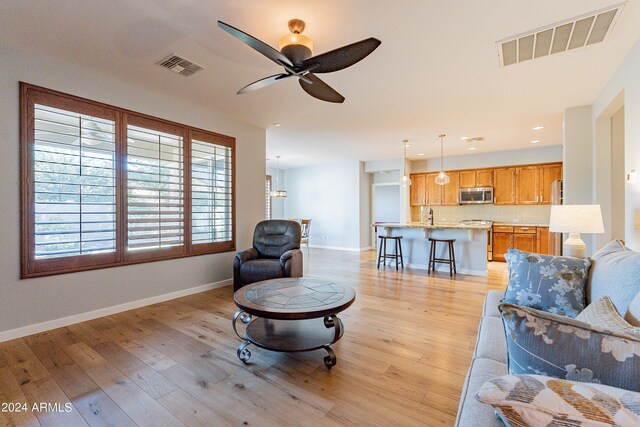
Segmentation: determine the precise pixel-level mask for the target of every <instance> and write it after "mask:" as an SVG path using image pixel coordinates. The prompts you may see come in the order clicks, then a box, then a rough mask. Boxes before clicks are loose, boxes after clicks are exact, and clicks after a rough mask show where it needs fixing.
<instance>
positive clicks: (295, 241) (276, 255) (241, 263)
mask: <svg viewBox="0 0 640 427" xmlns="http://www.w3.org/2000/svg"><path fill="white" fill-rule="evenodd" d="M301 235H302V232H301V229H300V224H299V223H298V222H296V221H286V220H280V219H274V220H267V221H261V222H259V223H258V225H256V228H255V230H254V232H253V247H252V248H251V249H247V250H244V251H240V252H238V253H237V254H236V257H235V259H234V260H233V290H234V291H237V290H238V289H240V288H241V287H243V286H244V285H248V284H249V283H254V282H259V281H261V280H268V279H277V278H279V277H302V251H301V250H300V238H301Z"/></svg>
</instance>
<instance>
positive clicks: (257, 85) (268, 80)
mask: <svg viewBox="0 0 640 427" xmlns="http://www.w3.org/2000/svg"><path fill="white" fill-rule="evenodd" d="M293 76H294V74H284V73H282V74H274V75H273V76H269V77H265V78H264V79H260V80H256V81H255V82H253V83H249V84H248V85H246V86H245V87H243V88H242V89H240V90H239V91H238V92H237V94H238V95H240V94H242V93H247V92H251V91H254V90H258V89H262V88H263V87H266V86H269V85H272V84H274V83H276V82H278V81H280V80H283V79H287V78H289V77H293Z"/></svg>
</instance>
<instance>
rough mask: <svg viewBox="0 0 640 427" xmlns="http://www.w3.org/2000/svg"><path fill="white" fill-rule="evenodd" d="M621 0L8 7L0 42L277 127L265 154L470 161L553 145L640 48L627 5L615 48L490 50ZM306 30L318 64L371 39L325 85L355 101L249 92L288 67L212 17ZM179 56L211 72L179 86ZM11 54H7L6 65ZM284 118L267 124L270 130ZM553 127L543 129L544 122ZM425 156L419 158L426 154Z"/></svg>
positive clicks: (266, 28)
mask: <svg viewBox="0 0 640 427" xmlns="http://www.w3.org/2000/svg"><path fill="white" fill-rule="evenodd" d="M614 3H616V0H563V1H561V2H559V1H557V0H536V1H532V0H526V1H525V0H483V1H478V0H465V1H462V0H459V1H441V0H349V1H344V0H330V1H329V0H325V1H318V0H295V1H293V0H243V1H238V0H156V1H150V0H147V1H145V0H138V1H131V0H129V1H124V0H109V1H104V0H47V1H24V0H22V1H21V0H11V1H10V0H4V1H2V2H0V43H3V44H8V45H12V46H15V47H18V48H22V49H25V50H28V51H32V52H36V53H42V54H46V55H52V56H55V57H58V58H62V59H64V60H70V61H74V62H76V63H81V64H84V65H87V66H90V67H93V68H95V69H97V70H99V71H101V72H104V73H108V74H109V75H113V76H115V77H118V78H122V79H126V80H128V81H131V82H134V83H137V84H140V85H143V86H145V87H148V88H150V89H153V90H158V91H163V92H166V93H168V94H171V95H175V96H181V97H185V98H187V99H189V100H191V101H193V102H195V103H199V104H206V105H209V106H211V107H212V108H214V109H217V110H219V111H220V112H221V113H223V114H228V115H229V116H232V117H234V118H236V119H239V120H241V121H243V122H246V123H250V124H253V125H255V126H259V127H263V128H266V129H267V141H268V144H267V157H272V158H273V157H274V156H275V155H277V154H279V155H281V156H282V158H281V166H284V167H295V166H305V165H311V164H319V163H329V162H338V161H350V160H378V159H385V158H394V157H399V156H400V155H401V150H402V142H401V141H402V140H403V139H409V140H411V144H412V146H411V147H410V148H409V149H408V155H409V156H410V157H412V158H416V159H417V158H428V157H434V156H437V155H439V144H438V138H437V135H438V134H439V133H442V132H444V133H446V134H447V135H448V136H447V139H446V142H445V154H449V155H453V154H465V153H472V152H470V151H468V150H467V148H468V145H467V144H466V143H464V142H463V141H461V140H460V138H461V137H462V136H465V135H468V136H472V137H473V136H479V135H481V136H484V137H485V138H486V141H485V142H483V143H481V144H476V145H477V150H476V151H473V153H480V152H489V151H499V150H509V149H522V148H529V147H532V145H531V143H530V141H531V140H534V139H537V140H540V141H541V142H540V143H539V144H538V146H545V145H558V144H560V143H561V141H562V134H561V131H562V110H563V109H564V108H566V107H572V106H578V105H584V104H590V103H592V102H593V100H594V99H595V97H596V96H597V94H598V93H599V91H600V90H601V89H602V87H603V85H604V84H605V83H606V81H607V80H608V79H609V78H610V77H611V75H612V74H613V72H614V70H615V69H616V68H617V67H618V66H619V65H620V63H621V62H622V59H623V58H624V56H625V55H626V54H627V52H628V51H629V49H630V48H631V46H632V45H633V44H634V43H635V42H636V41H637V40H638V38H640V25H638V22H640V5H639V4H638V3H639V0H629V2H628V4H627V5H626V7H625V9H624V11H623V13H622V16H621V18H620V19H619V21H618V23H617V25H616V27H615V28H614V30H613V33H612V34H611V36H610V38H609V39H608V40H607V41H606V42H605V43H601V44H597V45H593V46H590V47H587V48H582V49H578V50H575V51H570V52H567V53H562V54H557V55H553V56H549V57H545V58H541V59H537V60H534V61H528V62H524V63H521V64H518V65H513V66H509V67H507V68H501V67H500V66H499V61H498V58H497V50H496V46H495V42H496V41H497V40H500V39H503V38H506V37H509V36H513V35H516V34H519V33H522V32H525V31H529V30H533V29H536V28H539V27H542V26H546V25H549V24H552V23H555V22H557V21H562V20H565V19H568V18H572V17H574V16H577V15H581V14H584V13H587V12H591V11H594V10H597V9H600V8H603V7H606V6H609V5H612V4H614ZM291 18H301V19H304V20H305V21H306V22H307V29H306V30H305V35H307V36H309V37H311V38H312V39H313V41H314V44H315V48H314V51H315V52H314V53H316V54H319V53H322V52H325V51H328V50H331V49H334V48H336V47H339V46H343V45H345V44H349V43H352V42H354V41H358V40H361V39H364V38H367V37H370V36H374V37H377V38H379V39H380V40H382V45H381V46H380V47H379V48H378V50H376V51H375V52H374V53H373V54H372V55H371V56H369V57H368V58H366V59H365V60H363V61H362V62H360V63H358V64H356V65H355V66H353V67H351V68H348V69H346V70H342V71H339V72H337V73H333V74H324V75H322V78H323V79H324V80H325V81H326V82H327V83H329V84H331V85H332V86H333V87H334V88H335V89H336V90H338V91H339V92H340V93H342V94H343V95H344V96H345V97H346V101H345V103H344V104H341V105H338V104H330V103H325V102H322V101H318V100H316V99H314V98H311V97H310V96H308V95H306V94H305V93H304V92H303V91H302V89H301V88H300V87H299V85H298V83H297V82H295V81H293V79H290V80H286V81H283V82H281V83H279V84H277V85H274V86H271V87H268V88H265V89H262V90H260V91H257V92H253V93H248V94H244V95H236V94H235V92H236V91H237V90H238V89H239V88H240V87H242V86H244V85H245V84H247V83H249V82H252V81H254V80H257V79H259V78H261V77H264V76H267V75H270V74H275V73H277V72H279V71H280V70H279V69H278V67H277V66H276V65H274V64H273V63H271V62H270V61H269V60H267V59H265V58H262V57H261V56H260V55H259V54H257V53H256V52H254V51H252V50H251V49H250V48H248V47H246V46H244V45H242V44H241V43H240V42H239V41H237V40H235V39H233V38H232V37H230V36H229V35H228V34H226V33H224V32H223V31H221V30H220V29H218V28H217V26H216V21H217V20H218V19H220V20H223V21H225V22H227V23H229V24H231V25H234V26H236V27H239V28H241V29H243V30H245V31H247V32H248V33H250V34H252V35H254V36H256V37H258V38H259V39H261V40H264V41H265V42H267V43H269V44H271V45H272V46H275V47H277V42H278V39H279V38H280V37H281V36H282V35H284V34H286V33H287V32H288V29H287V24H286V23H287V21H288V20H289V19H291ZM173 52H175V53H178V54H180V55H183V56H185V57H187V58H189V59H191V60H193V61H195V62H197V63H199V64H201V65H203V66H204V67H206V70H205V71H202V72H200V73H198V74H196V75H194V76H192V77H189V78H184V77H181V76H178V75H175V74H173V73H171V72H169V71H166V70H164V69H161V68H160V67H158V66H156V65H154V64H155V63H156V62H157V61H158V60H160V59H162V58H163V57H164V56H166V55H168V54H170V53H173ZM0 60H1V59H0ZM276 122H278V123H281V124H282V126H280V127H273V126H272V124H273V123H276ZM539 124H541V125H544V126H545V128H544V129H543V130H541V131H533V130H532V127H533V126H535V125H539ZM418 153H424V154H425V157H418Z"/></svg>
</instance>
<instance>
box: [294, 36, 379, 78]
mask: <svg viewBox="0 0 640 427" xmlns="http://www.w3.org/2000/svg"><path fill="white" fill-rule="evenodd" d="M380 43H382V42H381V41H380V40H378V39H376V38H373V37H371V38H368V39H365V40H361V41H359V42H355V43H353V44H350V45H347V46H343V47H339V48H338V49H334V50H331V51H329V52H326V53H323V54H321V55H318V56H314V57H311V58H309V59H307V60H305V61H304V66H305V67H309V66H312V65H314V64H318V67H317V68H316V69H314V70H313V72H314V73H332V72H334V71H338V70H342V69H344V68H347V67H350V66H352V65H353V64H355V63H356V62H359V61H362V60H363V59H364V58H366V57H367V56H369V54H370V53H371V52H373V51H374V50H376V48H377V47H378V46H380Z"/></svg>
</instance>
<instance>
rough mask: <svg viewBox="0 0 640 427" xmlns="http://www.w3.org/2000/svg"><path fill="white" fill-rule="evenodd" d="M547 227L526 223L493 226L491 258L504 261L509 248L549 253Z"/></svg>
mask: <svg viewBox="0 0 640 427" xmlns="http://www.w3.org/2000/svg"><path fill="white" fill-rule="evenodd" d="M549 236H550V234H549V227H535V226H533V227H532V226H526V225H515V226H514V225H494V226H493V260H494V261H505V259H504V254H505V253H507V251H508V250H509V248H515V249H520V250H521V251H525V252H534V253H538V254H545V255H549V254H550V250H551V248H550V247H549V241H550V240H549Z"/></svg>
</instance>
